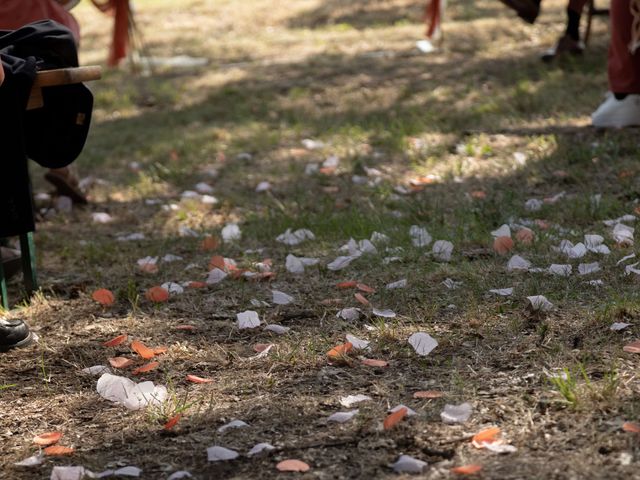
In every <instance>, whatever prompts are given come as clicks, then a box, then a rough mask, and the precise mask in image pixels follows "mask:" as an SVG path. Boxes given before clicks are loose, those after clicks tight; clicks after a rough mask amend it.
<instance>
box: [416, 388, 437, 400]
mask: <svg viewBox="0 0 640 480" xmlns="http://www.w3.org/2000/svg"><path fill="white" fill-rule="evenodd" d="M441 397H444V393H442V392H439V391H438V390H421V391H419V392H414V394H413V398H428V399H432V398H441Z"/></svg>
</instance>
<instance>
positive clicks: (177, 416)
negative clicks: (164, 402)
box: [162, 413, 182, 430]
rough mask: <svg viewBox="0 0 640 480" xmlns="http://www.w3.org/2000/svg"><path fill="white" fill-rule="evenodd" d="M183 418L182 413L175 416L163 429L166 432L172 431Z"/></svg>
mask: <svg viewBox="0 0 640 480" xmlns="http://www.w3.org/2000/svg"><path fill="white" fill-rule="evenodd" d="M181 418H182V414H180V413H178V414H177V415H174V416H173V417H171V418H170V419H169V420H167V423H165V424H164V425H163V427H162V428H163V429H165V430H171V429H172V428H173V427H175V426H176V425H177V423H178V422H179V421H180V419H181Z"/></svg>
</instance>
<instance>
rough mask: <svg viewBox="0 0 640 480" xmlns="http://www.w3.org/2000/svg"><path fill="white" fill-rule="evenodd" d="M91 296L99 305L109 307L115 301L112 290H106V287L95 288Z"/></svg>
mask: <svg viewBox="0 0 640 480" xmlns="http://www.w3.org/2000/svg"><path fill="white" fill-rule="evenodd" d="M91 298H93V299H94V300H95V301H96V302H98V303H99V304H100V305H104V306H105V307H110V306H111V305H113V304H114V303H115V301H116V297H115V296H114V295H113V292H111V290H107V289H106V288H100V289H98V290H96V291H95V292H93V294H92V295H91Z"/></svg>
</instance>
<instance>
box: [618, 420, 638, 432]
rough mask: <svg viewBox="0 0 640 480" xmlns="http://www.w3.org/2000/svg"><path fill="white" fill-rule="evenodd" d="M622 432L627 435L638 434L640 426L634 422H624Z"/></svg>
mask: <svg viewBox="0 0 640 480" xmlns="http://www.w3.org/2000/svg"><path fill="white" fill-rule="evenodd" d="M622 430H624V431H625V432H629V433H640V424H639V423H636V422H625V423H623V424H622Z"/></svg>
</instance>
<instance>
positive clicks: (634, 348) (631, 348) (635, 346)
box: [622, 340, 640, 353]
mask: <svg viewBox="0 0 640 480" xmlns="http://www.w3.org/2000/svg"><path fill="white" fill-rule="evenodd" d="M622 350H624V351H625V352H627V353H640V340H636V341H635V342H632V343H630V344H629V345H625V346H624V347H622Z"/></svg>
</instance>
